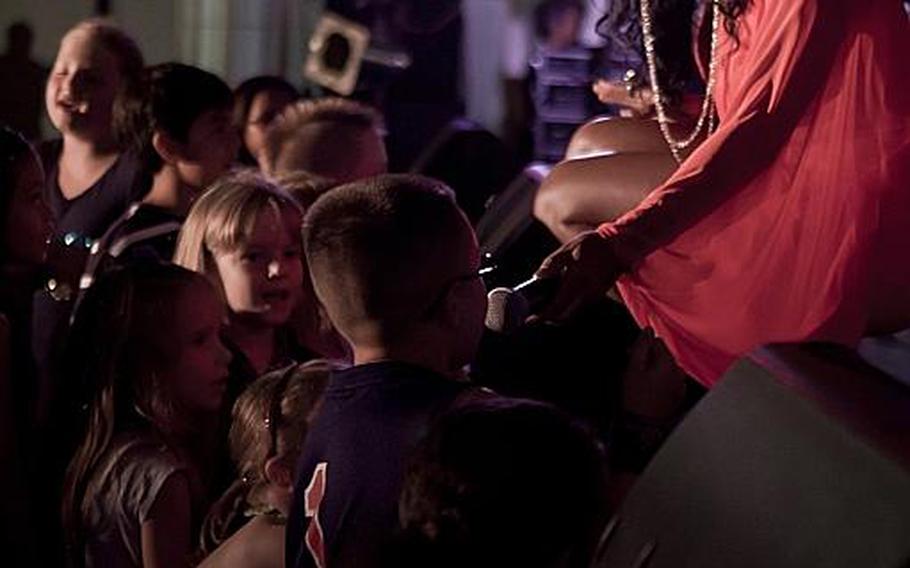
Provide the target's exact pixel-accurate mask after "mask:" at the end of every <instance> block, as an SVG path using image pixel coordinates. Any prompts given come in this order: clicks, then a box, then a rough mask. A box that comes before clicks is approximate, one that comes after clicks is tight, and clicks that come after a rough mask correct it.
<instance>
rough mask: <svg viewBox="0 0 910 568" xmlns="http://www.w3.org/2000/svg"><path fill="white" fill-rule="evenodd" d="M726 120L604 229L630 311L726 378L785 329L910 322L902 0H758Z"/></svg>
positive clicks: (794, 333) (816, 331)
mask: <svg viewBox="0 0 910 568" xmlns="http://www.w3.org/2000/svg"><path fill="white" fill-rule="evenodd" d="M738 34H739V38H740V45H739V47H738V48H737V47H735V46H734V43H733V41H732V39H730V38H728V37H724V38H723V39H722V41H721V45H720V48H719V56H720V60H719V67H718V83H717V89H716V98H717V110H718V114H719V116H720V124H719V127H718V129H717V131H716V132H715V133H714V134H713V135H712V136H710V137H709V138H708V139H707V140H706V141H705V142H704V143H703V144H702V145H701V147H699V148H698V149H697V150H696V151H695V152H694V153H693V154H692V155H691V156H690V157H689V159H688V160H687V161H686V162H685V163H683V164H682V165H681V166H680V168H679V169H678V171H677V172H676V173H675V174H674V175H673V176H672V177H671V178H670V179H669V180H668V181H667V182H666V183H665V184H664V185H663V186H661V187H659V188H657V189H655V190H654V191H653V192H652V193H651V194H650V195H649V196H648V197H647V198H646V199H645V200H644V201H643V202H642V203H641V204H640V205H639V206H638V207H637V208H636V209H634V210H633V211H631V212H629V213H628V214H626V215H624V216H623V217H621V218H620V219H618V220H616V221H615V222H613V223H607V224H604V225H602V226H601V227H600V229H599V230H600V231H601V233H602V234H605V235H610V236H611V239H612V240H613V242H614V243H615V246H616V251H617V253H618V254H619V256H620V258H622V259H623V260H624V261H626V262H628V263H629V265H631V266H632V267H633V268H632V270H631V271H630V272H629V273H628V274H627V275H626V276H624V277H622V278H621V279H620V281H619V282H618V285H619V289H620V292H621V293H622V296H623V298H624V300H625V302H626V304H627V306H628V307H629V309H630V310H631V312H632V314H633V315H634V316H635V318H636V319H637V321H638V323H639V324H640V325H642V326H647V327H651V328H653V329H654V330H655V332H656V334H657V335H658V336H659V337H662V338H663V339H664V341H665V342H666V343H667V346H668V347H669V349H670V350H671V351H672V352H673V354H674V356H675V357H676V359H677V361H678V362H679V363H680V365H681V366H682V367H683V368H684V369H685V370H686V371H687V372H689V373H691V374H692V375H693V376H695V377H696V378H697V379H699V380H700V381H701V382H702V383H704V384H705V385H708V386H711V385H713V384H714V383H715V382H717V380H718V379H719V378H720V376H721V375H722V374H723V373H724V371H725V370H726V369H727V368H728V367H729V366H730V364H731V363H732V362H733V361H734V360H735V359H736V358H737V357H738V356H740V355H742V354H744V353H746V352H748V351H750V350H751V349H753V348H754V347H756V346H758V345H762V344H765V343H774V342H792V341H804V340H826V341H835V342H839V343H845V344H853V343H855V342H856V341H857V340H858V339H859V338H860V337H861V336H862V335H864V334H865V333H867V332H869V331H870V330H875V329H879V330H881V329H887V328H894V327H896V326H899V325H901V324H903V326H904V327H906V326H908V325H910V63H908V61H910V25H908V20H907V17H906V15H905V13H904V12H903V9H902V7H901V3H900V2H899V1H898V0H753V3H752V5H751V7H750V8H749V10H748V11H747V12H746V14H745V15H744V16H743V17H742V18H741V21H740V22H739V28H738Z"/></svg>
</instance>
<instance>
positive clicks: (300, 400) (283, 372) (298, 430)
mask: <svg viewBox="0 0 910 568" xmlns="http://www.w3.org/2000/svg"><path fill="white" fill-rule="evenodd" d="M335 368H337V366H336V365H335V364H333V363H330V362H329V361H326V360H324V359H314V360H312V361H308V362H306V363H303V364H294V365H291V366H289V367H287V368H285V369H280V370H277V371H272V372H270V373H266V374H265V375H263V376H261V377H260V378H258V379H256V380H255V381H254V382H253V383H251V384H250V385H249V386H248V387H247V388H246V390H244V391H243V393H241V394H240V396H239V397H238V398H237V401H236V402H235V403H234V408H233V413H232V415H233V420H232V421H231V428H230V432H229V434H228V442H229V446H230V451H231V458H232V459H233V461H234V464H235V465H236V467H237V474H238V476H239V479H238V480H237V481H236V482H235V483H234V484H233V485H232V486H231V487H230V488H229V489H228V490H227V491H226V492H225V493H224V495H223V496H222V497H221V498H220V499H219V500H218V501H217V502H216V503H214V504H213V505H212V508H211V509H210V510H209V513H208V515H207V516H206V519H205V521H204V522H203V526H202V531H201V533H200V537H201V538H200V543H199V548H200V551H201V552H202V553H203V554H204V555H208V554H211V552H212V551H214V550H215V549H216V548H217V547H218V546H219V545H221V543H223V542H224V541H225V540H227V538H228V537H229V536H230V532H231V530H232V529H235V528H236V525H237V523H236V519H237V518H239V517H240V516H241V515H242V514H243V512H244V511H248V510H254V511H256V510H258V511H264V510H266V509H267V507H266V504H265V503H264V502H263V500H262V492H263V489H264V488H265V487H266V485H267V482H266V480H265V477H264V470H265V464H266V462H267V461H268V460H270V459H272V458H273V457H277V458H278V459H280V460H281V461H282V463H284V464H285V465H286V466H287V467H288V468H290V469H291V470H293V468H294V466H295V462H296V460H297V457H298V454H299V452H300V449H301V447H302V445H303V442H304V440H305V439H306V435H307V432H308V430H309V424H310V422H311V421H312V419H313V417H314V416H315V414H316V412H317V411H318V409H319V406H320V402H321V399H322V394H323V391H325V387H326V385H327V384H328V382H329V375H330V373H331V371H332V370H333V369H335Z"/></svg>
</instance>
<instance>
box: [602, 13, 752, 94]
mask: <svg viewBox="0 0 910 568" xmlns="http://www.w3.org/2000/svg"><path fill="white" fill-rule="evenodd" d="M713 2H717V3H718V4H719V7H720V12H721V14H723V16H724V28H725V29H726V31H727V33H729V34H730V35H731V36H733V38H734V39H736V38H737V35H736V34H737V21H738V20H739V18H740V17H741V16H742V15H743V13H744V12H745V11H746V10H747V9H748V8H749V5H750V4H751V3H752V0H708V6H707V7H706V9H709V8H710V4H711V3H713ZM698 4H699V2H698V0H651V6H652V10H653V12H654V13H653V22H654V26H653V27H654V30H653V31H654V36H655V44H656V45H655V49H656V53H655V55H656V57H655V59H656V63H657V73H658V75H659V76H660V77H661V83H662V85H661V86H662V87H663V88H664V90H665V91H666V94H667V95H668V96H669V98H670V99H671V100H673V99H678V97H679V96H680V95H681V94H682V92H683V91H684V90H685V88H686V86H687V84H689V82H690V81H691V80H692V79H693V78H695V77H696V76H697V73H696V72H695V62H694V59H693V57H692V53H693V50H692V42H693V33H692V21H693V17H694V15H695V10H696V8H697V7H698ZM640 6H641V4H640V3H639V0H612V2H611V3H610V8H609V9H608V10H607V12H606V13H605V14H604V15H603V16H602V17H601V18H600V19H599V20H598V21H597V32H598V33H599V34H600V35H601V36H603V37H605V38H607V39H610V40H613V41H616V42H618V43H619V44H620V45H623V46H625V47H627V48H632V49H635V50H638V51H641V50H642V47H641V45H642V37H641V24H640V16H639V11H640ZM708 17H710V16H708ZM709 22H710V21H708V22H706V25H710V24H709Z"/></svg>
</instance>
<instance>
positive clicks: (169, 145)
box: [152, 130, 182, 164]
mask: <svg viewBox="0 0 910 568" xmlns="http://www.w3.org/2000/svg"><path fill="white" fill-rule="evenodd" d="M152 147H153V148H154V149H155V151H156V152H158V155H159V156H161V160H162V161H163V162H164V163H166V164H174V163H176V162H177V160H179V159H180V158H181V156H182V152H181V151H180V150H181V147H180V143H179V142H177V141H176V140H174V139H173V138H171V137H170V136H168V135H167V134H166V133H164V132H161V131H160V130H156V131H155V133H154V134H152Z"/></svg>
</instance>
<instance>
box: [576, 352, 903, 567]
mask: <svg viewBox="0 0 910 568" xmlns="http://www.w3.org/2000/svg"><path fill="white" fill-rule="evenodd" d="M594 565H595V566H598V567H602V568H614V567H624V568H626V567H629V568H631V567H636V568H644V567H650V568H663V567H670V566H672V567H674V568H678V567H686V566H692V567H698V568H715V567H716V568H720V567H724V568H730V567H737V568H753V567H754V568H768V567H776V568H791V567H792V568H815V567H818V568H821V567H825V568H838V567H844V568H847V567H850V568H857V567H863V568H892V567H893V568H898V567H903V566H908V565H910V389H908V387H906V386H905V385H903V384H900V383H898V382H896V381H894V380H892V379H891V378H890V377H888V376H887V375H885V374H883V373H881V372H880V371H878V370H876V369H875V368H873V367H871V366H869V365H868V364H866V363H865V362H864V361H863V360H861V359H860V358H859V357H858V356H857V355H856V354H855V353H854V352H852V351H850V350H848V349H846V348H843V347H835V346H831V345H803V346H795V345H783V346H774V347H768V348H763V349H760V350H758V351H756V352H755V353H753V354H751V355H750V356H749V357H748V358H745V359H743V360H741V361H740V362H739V363H738V364H737V365H736V366H735V367H734V368H733V369H732V370H731V371H730V372H729V373H728V374H727V375H726V377H725V378H724V380H723V381H722V382H721V383H720V385H719V386H717V387H716V388H715V389H714V390H712V391H711V392H710V393H709V394H708V395H707V396H706V397H705V398H704V399H703V400H702V401H701V403H699V405H698V406H696V407H695V408H694V409H693V410H692V411H691V412H690V414H689V415H688V416H687V417H686V419H685V420H684V421H683V422H682V424H680V426H679V427H678V428H677V430H676V431H675V432H674V433H673V434H672V435H671V436H670V438H669V439H668V440H667V442H666V443H665V445H664V446H663V448H662V449H661V450H660V451H659V452H658V453H657V455H656V456H655V457H654V459H653V461H652V462H651V463H650V464H649V466H648V467H647V468H646V469H645V471H644V473H643V474H642V476H641V478H640V479H639V480H638V482H637V483H636V485H635V487H634V488H633V489H632V491H631V492H630V493H629V495H628V497H627V498H626V500H625V502H624V503H623V505H622V507H621V509H620V511H619V512H618V513H617V515H616V516H615V517H614V519H613V521H612V522H611V523H610V525H609V526H608V527H607V530H606V531H605V532H604V534H603V536H602V539H601V547H600V550H599V553H598V556H597V558H596V559H595V563H594Z"/></svg>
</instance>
